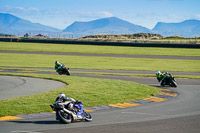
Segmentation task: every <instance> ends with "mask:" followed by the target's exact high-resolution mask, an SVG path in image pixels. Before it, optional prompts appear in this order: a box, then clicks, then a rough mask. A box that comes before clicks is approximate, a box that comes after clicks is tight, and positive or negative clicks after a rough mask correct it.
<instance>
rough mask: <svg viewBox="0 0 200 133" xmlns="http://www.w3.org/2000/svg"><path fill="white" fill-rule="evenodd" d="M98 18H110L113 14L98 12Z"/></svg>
mask: <svg viewBox="0 0 200 133" xmlns="http://www.w3.org/2000/svg"><path fill="white" fill-rule="evenodd" d="M99 16H102V17H112V16H113V14H112V13H110V12H99Z"/></svg>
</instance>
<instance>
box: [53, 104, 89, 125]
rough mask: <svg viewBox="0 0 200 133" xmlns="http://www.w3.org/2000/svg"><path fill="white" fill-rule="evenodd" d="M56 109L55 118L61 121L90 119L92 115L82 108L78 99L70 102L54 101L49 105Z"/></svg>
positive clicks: (69, 121) (66, 122)
mask: <svg viewBox="0 0 200 133" xmlns="http://www.w3.org/2000/svg"><path fill="white" fill-rule="evenodd" d="M50 106H51V108H52V109H53V110H54V111H56V119H57V120H59V121H60V122H61V123H65V124H68V123H71V122H75V121H83V120H85V121H88V122H90V121H92V116H91V114H90V113H89V112H86V111H85V110H84V109H83V104H82V102H80V101H76V102H72V101H66V102H56V103H55V104H51V105H50Z"/></svg>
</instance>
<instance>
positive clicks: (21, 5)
mask: <svg viewBox="0 0 200 133" xmlns="http://www.w3.org/2000/svg"><path fill="white" fill-rule="evenodd" d="M0 13H10V14H13V15H15V16H18V17H20V18H23V19H27V20H29V21H31V22H34V23H41V24H44V25H48V26H52V27H56V28H59V29H65V28H66V27H67V26H69V25H70V24H72V23H73V22H75V21H91V20H95V19H100V18H105V17H113V16H114V17H118V18H121V19H123V20H127V21H129V22H131V23H134V24H137V25H141V26H144V27H147V28H150V29H152V28H153V27H154V26H155V25H156V23H157V22H181V21H184V20H187V19H198V20H200V0H0Z"/></svg>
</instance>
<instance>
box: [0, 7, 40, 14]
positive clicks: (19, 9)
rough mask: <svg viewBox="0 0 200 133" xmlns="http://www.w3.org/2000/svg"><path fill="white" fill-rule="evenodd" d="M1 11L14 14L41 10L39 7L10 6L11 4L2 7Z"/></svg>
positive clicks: (32, 12)
mask: <svg viewBox="0 0 200 133" xmlns="http://www.w3.org/2000/svg"><path fill="white" fill-rule="evenodd" d="M0 11H1V12H5V13H12V14H34V13H39V12H40V10H39V9H38V8H25V7H9V6H6V7H4V8H1V9H0Z"/></svg>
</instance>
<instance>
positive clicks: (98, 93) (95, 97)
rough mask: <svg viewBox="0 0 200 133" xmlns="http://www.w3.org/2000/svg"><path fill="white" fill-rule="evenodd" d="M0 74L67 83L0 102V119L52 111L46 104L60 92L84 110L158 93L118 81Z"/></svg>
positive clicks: (150, 88)
mask: <svg viewBox="0 0 200 133" xmlns="http://www.w3.org/2000/svg"><path fill="white" fill-rule="evenodd" d="M0 74H1V75H13V76H28V77H37V78H45V79H52V80H58V81H61V82H64V83H67V84H68V85H67V86H65V87H63V88H60V89H56V90H52V91H48V92H44V93H41V94H36V95H30V96H25V97H18V98H12V99H7V100H1V101H0V107H1V109H0V117H1V116H6V115H17V114H30V113H38V112H49V111H52V110H51V108H50V107H49V104H52V103H53V102H54V100H55V98H56V97H57V95H58V94H59V93H61V92H62V93H65V94H66V95H67V96H68V97H73V98H75V99H78V100H80V101H82V102H83V103H84V106H86V107H93V106H100V105H108V104H111V103H112V104H115V103H123V102H129V101H135V100H140V99H143V98H147V97H150V96H152V95H157V94H159V93H160V90H159V89H158V88H155V87H151V86H147V85H143V84H139V83H135V82H128V81H121V80H111V79H98V78H83V77H74V76H73V77H69V76H60V75H45V74H29V73H28V74H27V73H0ZM27 89H28V88H27ZM8 105H9V106H8Z"/></svg>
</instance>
